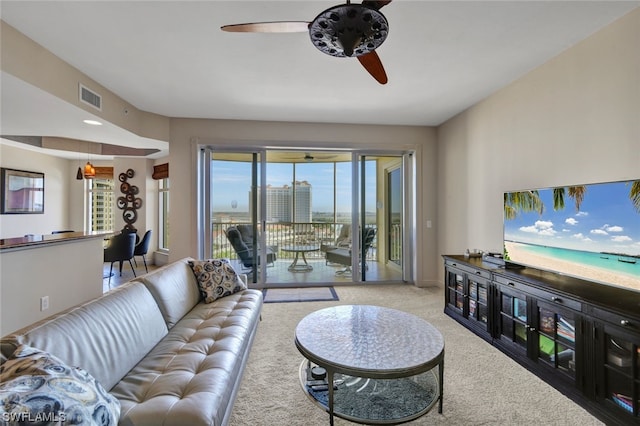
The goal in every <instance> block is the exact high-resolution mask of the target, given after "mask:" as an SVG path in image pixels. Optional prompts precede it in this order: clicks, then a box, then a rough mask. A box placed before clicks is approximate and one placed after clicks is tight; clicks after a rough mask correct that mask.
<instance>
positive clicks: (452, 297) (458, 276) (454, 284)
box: [446, 269, 465, 314]
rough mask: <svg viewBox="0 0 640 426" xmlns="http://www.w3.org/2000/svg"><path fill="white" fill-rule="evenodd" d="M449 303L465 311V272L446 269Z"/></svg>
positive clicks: (460, 310)
mask: <svg viewBox="0 0 640 426" xmlns="http://www.w3.org/2000/svg"><path fill="white" fill-rule="evenodd" d="M446 274H447V276H446V280H447V290H446V291H447V304H448V305H449V306H451V307H453V308H455V309H456V310H457V311H459V312H460V314H462V312H463V311H464V277H465V275H464V273H461V272H457V271H455V270H453V269H447V270H446Z"/></svg>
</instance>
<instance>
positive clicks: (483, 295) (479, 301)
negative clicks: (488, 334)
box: [467, 277, 489, 330]
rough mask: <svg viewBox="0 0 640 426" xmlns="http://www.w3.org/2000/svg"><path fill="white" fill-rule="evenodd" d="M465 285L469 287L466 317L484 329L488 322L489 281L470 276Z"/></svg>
mask: <svg viewBox="0 0 640 426" xmlns="http://www.w3.org/2000/svg"><path fill="white" fill-rule="evenodd" d="M467 285H468V288H469V298H468V299H469V312H468V318H469V319H471V320H473V321H475V322H476V323H478V324H479V325H481V327H482V328H483V329H484V330H487V326H488V322H489V321H488V319H489V308H488V300H489V296H488V292H489V282H488V281H485V280H483V279H480V280H479V279H476V278H474V277H470V278H469V280H468V283H467Z"/></svg>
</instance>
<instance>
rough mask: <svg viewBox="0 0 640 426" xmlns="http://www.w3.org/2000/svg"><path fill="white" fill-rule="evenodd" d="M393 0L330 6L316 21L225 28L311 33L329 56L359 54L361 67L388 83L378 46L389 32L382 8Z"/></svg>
mask: <svg viewBox="0 0 640 426" xmlns="http://www.w3.org/2000/svg"><path fill="white" fill-rule="evenodd" d="M389 3H391V0H385V1H373V0H364V1H363V2H362V3H361V4H352V3H351V1H350V0H347V3H346V4H341V5H337V6H333V7H330V8H329V9H327V10H325V11H324V12H321V13H320V14H319V15H318V16H316V17H315V18H314V19H313V21H311V22H306V21H277V22H252V23H246V24H232V25H224V26H222V27H221V29H222V30H223V31H227V32H238V33H293V32H308V33H309V37H310V38H311V42H312V43H313V45H314V46H315V47H316V48H318V50H320V51H321V52H323V53H326V54H327V55H331V56H336V57H339V58H345V57H353V56H355V57H357V58H358V61H360V63H361V64H362V66H363V67H364V68H365V69H366V70H367V71H368V72H369V74H371V76H372V77H373V78H375V79H376V81H378V82H379V83H380V84H386V83H387V81H388V79H387V73H386V72H385V70H384V67H383V66H382V62H381V61H380V57H378V54H377V53H376V49H377V48H378V47H379V46H380V45H381V44H382V43H383V42H384V41H385V40H386V38H387V35H388V33H389V24H388V22H387V18H385V17H384V15H383V14H382V13H380V9H381V8H382V7H383V6H385V5H387V4H389Z"/></svg>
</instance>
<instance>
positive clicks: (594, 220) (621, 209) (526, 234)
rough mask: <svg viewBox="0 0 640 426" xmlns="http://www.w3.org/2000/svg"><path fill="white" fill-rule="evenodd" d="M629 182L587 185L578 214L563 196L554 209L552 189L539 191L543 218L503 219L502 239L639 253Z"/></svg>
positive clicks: (639, 230)
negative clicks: (558, 207)
mask: <svg viewBox="0 0 640 426" xmlns="http://www.w3.org/2000/svg"><path fill="white" fill-rule="evenodd" d="M629 190H630V183H629V184H627V183H625V182H614V183H606V184H595V185H588V186H587V192H586V193H585V196H584V201H583V203H582V205H581V206H580V211H576V209H575V204H574V200H573V199H571V198H568V197H565V208H564V209H563V210H560V211H554V210H553V198H552V190H551V189H544V190H540V191H539V192H540V197H541V199H542V202H543V203H544V205H545V211H544V213H543V214H542V215H539V214H538V213H519V214H518V216H517V217H516V218H515V219H513V220H505V229H504V231H505V239H507V240H512V241H520V242H524V243H531V244H540V245H547V246H552V247H560V248H569V249H574V250H584V251H593V252H600V251H609V252H616V253H626V254H634V255H635V254H640V214H639V213H638V212H636V211H635V209H634V207H633V205H632V203H631V200H630V199H629Z"/></svg>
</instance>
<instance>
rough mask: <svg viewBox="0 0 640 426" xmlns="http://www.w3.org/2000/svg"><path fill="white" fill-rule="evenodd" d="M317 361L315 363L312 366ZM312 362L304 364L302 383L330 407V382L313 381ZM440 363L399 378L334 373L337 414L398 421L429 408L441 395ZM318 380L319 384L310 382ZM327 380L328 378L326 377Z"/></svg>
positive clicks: (314, 398) (366, 421)
mask: <svg viewBox="0 0 640 426" xmlns="http://www.w3.org/2000/svg"><path fill="white" fill-rule="evenodd" d="M313 366H314V365H313V364H311V367H313ZM308 368H309V362H308V361H307V360H304V361H303V362H302V364H301V365H300V383H301V385H302V388H303V390H304V391H305V393H306V394H307V395H308V396H309V397H310V398H311V400H312V401H314V402H315V403H316V404H318V405H319V406H320V407H322V408H324V409H325V410H326V411H328V410H329V391H328V389H327V386H322V385H320V386H318V385H317V383H318V381H313V382H311V381H310V380H309V374H308ZM437 373H438V367H435V368H433V369H432V370H430V371H427V372H425V373H422V374H419V375H416V376H410V377H402V378H397V379H369V378H362V377H353V376H347V375H343V374H335V375H334V380H333V382H334V398H333V399H334V402H333V408H334V415H336V416H338V417H341V418H343V419H346V420H350V421H353V422H357V423H364V424H398V423H403V422H407V421H410V420H413V419H416V418H418V417H420V416H422V415H424V414H426V413H427V412H429V411H430V410H431V409H432V408H433V406H434V405H435V403H436V402H437V401H438V399H439V389H440V387H439V383H438V374H437ZM309 383H314V384H316V386H310V385H309ZM325 384H326V380H325Z"/></svg>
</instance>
